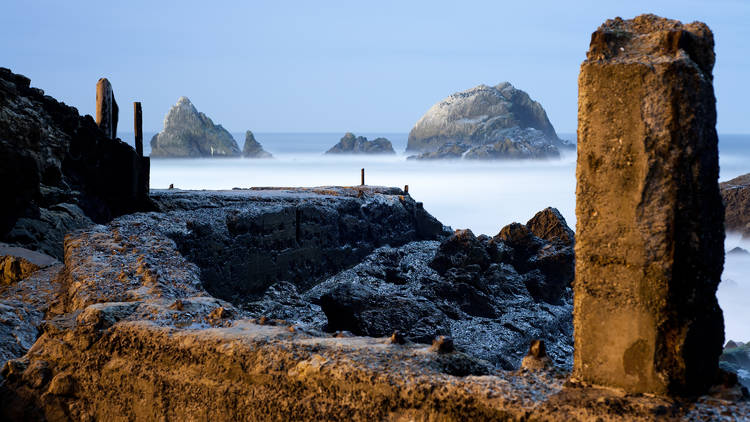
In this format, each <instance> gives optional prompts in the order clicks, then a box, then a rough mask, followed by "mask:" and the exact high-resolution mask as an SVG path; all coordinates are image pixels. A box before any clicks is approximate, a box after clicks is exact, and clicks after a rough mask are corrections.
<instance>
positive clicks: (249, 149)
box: [242, 130, 273, 158]
mask: <svg viewBox="0 0 750 422" xmlns="http://www.w3.org/2000/svg"><path fill="white" fill-rule="evenodd" d="M242 156H243V157H246V158H273V155H271V153H270V152H267V151H266V150H264V149H263V145H261V144H260V142H258V141H256V140H255V135H253V132H251V131H249V130H248V131H247V132H245V146H244V147H243V148H242Z"/></svg>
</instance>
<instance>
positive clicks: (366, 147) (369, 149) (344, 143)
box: [326, 132, 396, 154]
mask: <svg viewBox="0 0 750 422" xmlns="http://www.w3.org/2000/svg"><path fill="white" fill-rule="evenodd" d="M395 153H396V151H394V150H393V145H391V141H389V140H388V139H386V138H375V139H373V140H372V141H368V140H367V138H365V137H364V136H354V134H353V133H351V132H347V133H346V134H345V135H344V137H343V138H341V140H340V141H339V143H338V144H336V145H334V146H333V147H331V149H329V150H328V151H326V154H395Z"/></svg>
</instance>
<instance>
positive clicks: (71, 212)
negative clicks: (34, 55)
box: [0, 68, 149, 259]
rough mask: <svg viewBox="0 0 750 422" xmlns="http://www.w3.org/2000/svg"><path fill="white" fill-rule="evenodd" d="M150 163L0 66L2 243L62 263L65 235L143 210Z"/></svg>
mask: <svg viewBox="0 0 750 422" xmlns="http://www.w3.org/2000/svg"><path fill="white" fill-rule="evenodd" d="M148 175H149V162H148V158H142V157H139V156H138V154H137V153H136V152H135V150H134V149H133V148H132V147H130V146H129V145H128V144H126V143H125V142H122V141H120V140H118V139H110V138H109V137H108V136H107V135H105V134H104V133H103V132H102V131H101V130H100V129H99V127H98V126H97V124H96V123H95V122H94V119H93V118H92V117H91V116H85V117H81V116H79V115H78V110H76V109H75V108H73V107H69V106H67V105H65V104H63V103H60V102H57V101H56V100H55V99H54V98H52V97H50V96H47V95H44V92H43V91H42V90H41V89H38V88H32V87H30V81H29V79H28V78H26V77H24V76H22V75H17V74H14V73H12V72H11V71H10V70H8V69H5V68H0V180H4V181H7V183H3V184H2V197H3V206H2V207H0V241H4V242H7V243H11V244H16V245H20V246H23V247H26V248H29V249H33V250H41V251H43V252H45V253H47V254H50V255H52V256H54V257H56V258H58V259H61V258H62V237H63V236H64V235H65V234H66V233H67V232H68V231H70V230H74V229H77V228H82V227H86V226H88V225H90V224H92V220H93V222H96V223H103V222H106V221H109V220H110V219H112V218H113V217H115V216H118V215H122V214H124V213H127V212H133V211H137V210H143V209H147V208H148V206H149V204H148V179H149V177H148Z"/></svg>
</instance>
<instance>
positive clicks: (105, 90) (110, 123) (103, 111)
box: [96, 78, 120, 139]
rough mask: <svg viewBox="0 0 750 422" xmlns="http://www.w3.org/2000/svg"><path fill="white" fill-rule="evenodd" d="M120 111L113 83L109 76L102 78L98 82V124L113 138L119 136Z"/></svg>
mask: <svg viewBox="0 0 750 422" xmlns="http://www.w3.org/2000/svg"><path fill="white" fill-rule="evenodd" d="M119 113H120V109H119V108H118V107H117V101H115V94H114V92H113V91H112V84H110V83H109V80H107V78H100V79H99V81H98V82H97V83H96V124H97V125H99V128H100V129H101V130H102V131H103V132H104V133H105V134H106V135H107V136H109V137H110V138H112V139H114V138H116V137H117V120H118V118H119Z"/></svg>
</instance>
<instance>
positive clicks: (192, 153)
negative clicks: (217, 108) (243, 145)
mask: <svg viewBox="0 0 750 422" xmlns="http://www.w3.org/2000/svg"><path fill="white" fill-rule="evenodd" d="M151 156H152V157H239V156H240V148H239V147H238V146H237V141H235V140H234V138H233V137H232V135H231V134H230V133H229V132H228V131H227V130H226V129H224V128H223V127H222V126H221V125H215V124H214V122H213V121H211V119H210V118H208V116H206V115H205V114H203V113H201V112H199V111H198V110H196V109H195V106H194V105H193V103H191V102H190V100H189V99H188V98H187V97H180V98H179V99H178V100H177V104H175V105H174V106H173V107H172V108H171V109H170V110H169V113H167V117H165V118H164V130H162V131H161V132H159V133H157V134H156V135H154V137H153V138H151Z"/></svg>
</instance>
